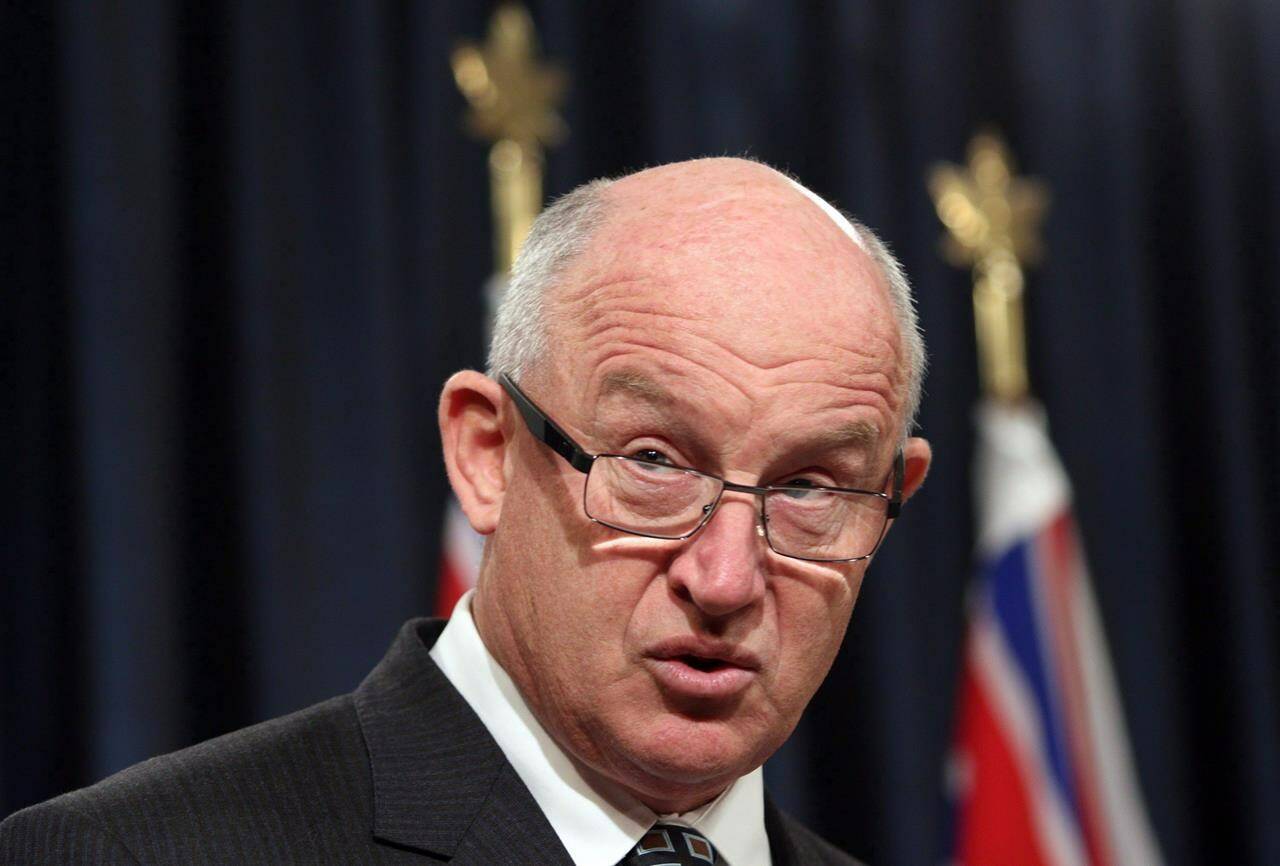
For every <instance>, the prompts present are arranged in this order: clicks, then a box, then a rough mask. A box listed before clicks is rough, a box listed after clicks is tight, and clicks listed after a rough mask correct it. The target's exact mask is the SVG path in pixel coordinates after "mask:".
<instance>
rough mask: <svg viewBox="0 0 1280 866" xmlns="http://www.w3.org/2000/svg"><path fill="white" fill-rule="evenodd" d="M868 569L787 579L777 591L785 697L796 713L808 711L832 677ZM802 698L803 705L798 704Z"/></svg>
mask: <svg viewBox="0 0 1280 866" xmlns="http://www.w3.org/2000/svg"><path fill="white" fill-rule="evenodd" d="M861 580H862V573H861V571H858V572H856V573H853V574H848V575H826V576H825V579H822V580H800V579H794V578H781V579H780V580H779V581H778V582H777V583H776V586H777V590H776V591H775V603H776V605H777V618H778V634H779V646H780V650H781V656H782V658H781V664H780V666H779V673H780V674H781V675H782V677H783V678H784V679H783V682H784V686H783V687H782V688H783V691H784V692H785V694H784V695H779V699H780V701H781V702H784V703H786V704H787V705H788V709H789V710H790V711H792V712H797V713H798V712H799V711H801V710H803V708H804V705H805V704H807V703H808V701H809V699H810V698H811V697H812V696H813V693H814V692H815V691H817V689H818V686H819V685H821V684H822V681H823V680H824V679H825V678H826V675H827V671H828V670H830V668H831V664H832V662H834V661H835V657H836V653H837V652H839V650H840V644H841V642H842V641H843V640H844V635H845V631H846V630H847V628H848V625H849V618H850V615H851V614H852V611H853V603H854V601H855V599H856V598H857V591H858V587H859V586H860V584H861ZM796 702H799V706H798V707H797V706H796Z"/></svg>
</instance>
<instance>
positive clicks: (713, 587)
mask: <svg viewBox="0 0 1280 866" xmlns="http://www.w3.org/2000/svg"><path fill="white" fill-rule="evenodd" d="M728 496H729V494H726V497H728ZM759 518H760V512H759V506H758V505H757V504H756V501H755V498H754V497H746V498H738V497H736V496H734V497H733V498H732V499H730V498H726V499H725V500H724V501H722V502H721V503H720V506H719V508H717V509H716V512H715V514H713V515H712V516H711V520H710V521H709V522H708V523H707V525H706V526H704V527H702V529H701V530H700V531H699V532H698V533H697V534H696V535H694V536H693V537H692V538H690V539H689V540H688V541H686V542H685V543H684V544H683V545H681V546H680V547H679V548H678V549H677V551H676V553H675V555H674V557H673V558H672V560H671V564H670V566H669V567H668V569H667V580H668V581H669V582H670V584H671V585H672V588H673V589H674V590H675V592H676V594H677V595H679V596H680V597H681V598H683V599H685V600H686V601H690V602H692V603H693V604H694V605H695V606H697V607H698V609H699V610H701V611H703V612H704V613H706V614H707V615H708V616H711V617H723V616H727V615H729V614H731V613H733V612H735V611H737V610H741V609H743V608H747V607H750V606H751V605H752V604H754V603H756V602H757V601H759V600H760V599H761V598H763V597H764V566H763V563H762V561H761V560H762V557H763V556H764V553H763V550H762V549H763V546H764V543H763V540H762V539H761V538H760V536H759V534H758V532H757V526H758V523H759Z"/></svg>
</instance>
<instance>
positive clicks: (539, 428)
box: [498, 373, 595, 473]
mask: <svg viewBox="0 0 1280 866" xmlns="http://www.w3.org/2000/svg"><path fill="white" fill-rule="evenodd" d="M498 383H499V384H500V385H502V388H503V390H504V391H506V392H507V395H508V396H509V397H510V398H511V401H512V402H513V403H515V404H516V408H517V409H519V410H520V416H521V417H522V418H524V423H525V424H526V425H527V426H528V427H529V432H530V433H532V434H533V435H534V438H536V439H538V440H539V441H541V442H544V443H546V445H547V447H548V448H550V449H551V450H552V451H554V452H556V453H557V454H559V455H560V456H561V457H563V458H564V459H565V460H566V461H568V463H569V465H570V466H572V467H573V468H574V469H577V470H578V471H579V472H582V473H586V472H589V471H591V464H592V463H593V462H594V461H595V457H593V456H592V455H590V454H588V453H587V452H586V451H583V450H582V448H581V447H580V446H579V445H578V443H577V442H574V441H573V439H571V438H570V437H569V434H568V433H566V432H564V431H563V430H561V429H560V427H559V426H558V425H557V424H556V422H554V421H552V420H551V419H550V418H548V417H547V415H546V414H545V413H544V412H543V411H542V410H541V409H539V408H538V406H537V404H535V403H534V402H533V401H532V400H530V399H529V398H528V397H527V396H525V393H524V392H523V391H521V390H520V386H519V385H517V384H516V383H515V382H513V381H511V377H510V376H508V375H507V374H506V373H500V374H499V375H498Z"/></svg>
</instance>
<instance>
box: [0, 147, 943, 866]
mask: <svg viewBox="0 0 1280 866" xmlns="http://www.w3.org/2000/svg"><path fill="white" fill-rule="evenodd" d="M923 359H924V355H923V347H922V344H921V340H920V337H919V334H918V333H917V330H916V325H915V317H914V312H913V309H912V302H911V298H910V294H909V290H908V288H907V284H906V281H905V279H904V277H903V275H902V273H901V270H900V268H899V266H898V265H897V263H896V262H894V260H893V259H892V257H891V256H890V255H889V254H888V253H887V252H886V250H885V249H884V247H883V246H882V245H881V244H880V243H879V242H878V241H877V240H876V239H875V237H874V236H873V235H872V234H871V233H870V232H869V231H868V230H866V229H865V228H863V227H859V226H854V225H851V224H850V223H849V222H847V221H846V220H845V219H843V218H842V217H841V216H840V215H839V214H838V213H837V212H836V211H834V210H833V209H832V208H831V207H830V206H829V205H827V204H826V203H825V202H823V201H822V200H821V199H819V198H817V197H816V196H815V195H813V194H812V193H810V192H809V191H808V190H806V189H804V188H803V187H800V186H799V185H798V184H796V183H794V182H792V181H791V180H789V179H787V178H786V177H784V176H782V175H780V174H778V173H777V172H774V171H772V170H771V169H768V168H766V167H764V166H761V165H758V164H755V163H750V162H745V161H742V160H733V159H710V160H699V161H695V162H689V163H681V164H677V165H670V166H662V167H659V168H655V169H651V170H648V171H643V172H640V173H638V174H634V175H631V176H628V177H626V178H623V179H620V180H616V181H597V182H595V183H592V184H588V185H587V186H585V187H582V188H580V189H578V190H577V191H575V192H573V193H571V194H570V195H568V196H566V197H565V198H563V199H561V200H560V201H559V202H557V203H556V204H555V205H554V206H552V207H551V208H549V209H548V210H547V211H546V212H545V213H544V214H543V215H542V216H541V217H540V218H539V220H538V222H537V223H536V225H535V226H534V229H533V231H532V233H531V235H530V237H529V240H528V242H527V244H526V246H525V249H524V252H523V253H522V255H521V258H520V261H519V262H518V263H517V265H516V269H515V273H514V275H513V279H512V283H511V288H510V291H509V292H508V294H507V297H506V299H505V300H504V302H503V306H502V309H501V310H500V311H499V314H498V319H497V324H496V328H495V334H494V340H493V346H492V351H491V355H490V374H489V375H487V376H486V375H482V374H480V373H478V372H474V371H463V372H460V373H457V374H455V375H454V376H453V377H452V378H450V380H449V381H448V383H447V384H446V385H445V388H444V393H443V395H442V397H441V401H440V428H441V433H442V438H443V442H444V452H445V461H446V464H447V466H448V472H449V479H450V482H451V483H452V485H453V489H454V491H455V493H456V494H457V496H458V499H459V501H460V503H461V505H462V508H463V510H464V511H465V512H466V515H467V517H468V519H469V520H470V521H471V524H472V525H473V526H474V527H475V528H476V530H478V531H479V532H481V533H483V534H485V535H487V536H488V540H487V544H486V547H485V554H484V560H483V564H482V566H481V573H480V580H479V584H478V586H477V587H476V589H475V590H474V592H473V593H471V594H470V595H469V596H467V597H465V598H464V599H463V601H462V603H461V604H460V605H459V607H458V610H457V611H456V613H455V615H454V617H453V618H452V619H451V620H450V621H449V623H448V624H447V625H445V624H444V623H442V622H438V621H434V622H433V621H429V620H417V621H414V622H410V623H409V624H407V625H406V626H405V627H404V629H403V630H402V631H401V633H400V635H399V637H398V638H397V639H396V641H395V642H394V644H393V645H392V648H391V650H390V651H389V653H388V655H387V657H386V658H385V659H384V660H383V661H382V662H381V664H380V665H379V666H378V667H377V668H376V669H375V670H374V672H373V673H372V674H370V676H369V677H368V679H366V680H365V682H364V683H363V684H362V685H361V686H360V688H359V689H358V690H357V691H356V692H355V693H353V694H352V695H349V696H345V697H342V698H337V699H334V700H332V701H329V702H327V703H324V704H320V705H318V706H316V707H313V708H311V709H308V710H304V711H302V712H301V713H298V714H295V715H293V716H289V717H286V718H284V719H279V720H276V721H272V722H267V723H265V724H263V725H259V726H257V727H254V728H250V729H248V730H245V731H241V732H237V733H235V734H231V735H229V736H227V737H223V738H220V739H218V740H213V741H211V742H209V743H205V744H203V745H200V746H196V747H194V748H192V749H188V750H186V751H184V752H179V753H177V754H174V755H170V756H166V757H162V758H159V759H156V760H153V761H150V762H147V763H145V764H142V765H139V766H137V767H134V768H132V769H130V770H126V771H125V772H123V773H121V774H119V775H117V776H114V777H112V778H111V779H108V780H106V781H104V782H101V783H99V784H98V785H95V786H94V787H92V788H88V789H85V790H83V791H78V792H73V793H71V794H68V795H65V796H63V797H60V798H58V799H56V800H53V801H50V802H49V803H46V804H42V805H40V806H37V807H34V808H33V809H30V810H27V811H25V812H22V813H19V814H18V815H17V816H15V817H13V818H11V819H10V820H9V821H8V822H6V823H5V824H4V825H3V829H0V862H4V863H10V862H22V863H38V862H94V863H103V862H110V863H169V862H182V863H196V862H237V863H240V862H306V863H313V862H324V863H330V862H333V863H349V862H368V863H384V862H386V863H391V862H395V863H401V862H403V863H411V862H433V861H435V862H439V861H448V862H450V863H454V864H503V863H511V864H525V863H528V864H544V863H546V864H569V863H575V864H579V866H587V864H589V866H613V864H618V863H635V864H641V863H711V862H715V863H728V864H731V866H759V864H764V866H769V864H773V866H783V864H801V863H850V862H852V861H851V860H850V859H849V858H848V857H847V856H845V855H844V854H842V853H840V852H838V851H837V850H836V849H834V848H832V847H831V846H829V845H827V844H826V843H825V842H823V841H821V840H820V839H818V838H817V837H816V836H814V835H813V834H812V833H810V832H809V831H807V830H805V829H804V828H802V827H801V826H799V825H798V824H797V823H795V822H794V821H793V820H792V819H790V818H788V817H787V816H785V815H783V814H782V813H780V812H779V811H778V810H777V809H776V808H775V807H774V806H773V805H772V804H771V803H770V802H769V801H768V799H767V798H766V796H765V794H764V790H763V785H762V782H761V771H760V766H761V764H763V762H764V761H765V759H766V758H768V757H769V755H771V754H772V753H773V752H774V751H775V750H776V749H777V748H778V747H779V746H780V745H781V744H782V742H783V741H784V740H785V739H786V738H787V736H788V735H789V734H790V733H791V731H792V730H793V729H794V727H795V725H796V723H797V721H798V720H799V718H800V714H801V713H802V711H803V710H804V707H805V705H806V704H807V703H808V701H809V699H810V698H811V697H812V695H813V693H814V691H815V690H816V689H817V687H818V685H819V684H820V683H821V682H822V680H823V678H824V677H825V675H826V673H827V671H828V669H829V667H830V665H831V662H832V660H833V658H834V656H835V653H836V651H837V649H838V647H839V645H840V642H841V639H842V638H843V636H844V632H845V628H846V626H847V625H848V622H849V616H850V613H851V611H852V609H853V605H854V601H855V600H856V599H857V596H858V591H859V588H860V586H861V583H862V577H863V574H864V572H865V570H866V568H867V564H868V562H869V560H870V558H871V556H872V555H873V554H874V553H875V551H876V549H877V548H878V547H879V545H880V543H881V541H882V540H883V537H884V534H885V533H886V532H887V531H888V529H889V527H890V525H891V524H892V522H893V519H894V517H895V516H896V515H897V512H898V508H899V507H900V505H901V503H902V502H903V501H905V500H906V499H907V498H908V497H909V496H910V495H911V494H912V493H913V492H914V491H915V490H916V489H917V488H918V487H919V485H920V483H921V481H922V480H923V479H924V475H925V472H926V469H927V467H928V464H929V458H930V453H929V447H928V445H927V443H925V442H924V441H923V440H921V439H918V438H910V437H908V433H909V430H910V426H911V419H912V416H913V413H914V411H915V408H916V404H917V402H918V397H919V393H920V376H921V371H922V367H923V363H924V360H923Z"/></svg>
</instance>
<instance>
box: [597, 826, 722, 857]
mask: <svg viewBox="0 0 1280 866" xmlns="http://www.w3.org/2000/svg"><path fill="white" fill-rule="evenodd" d="M719 862H720V858H719V857H718V856H717V855H716V849H715V848H714V847H713V846H712V844H711V842H710V840H708V839H707V837H706V836H703V835H702V834H701V833H699V832H698V831H697V830H691V829H689V828H688V827H681V826H680V825H679V824H654V825H653V827H651V828H650V829H649V832H647V833H645V834H644V835H643V836H641V837H640V841H639V842H637V843H636V847H634V848H632V849H631V850H630V851H629V852H627V856H626V857H623V858H622V862H621V863H619V864H618V866H706V864H708V863H719Z"/></svg>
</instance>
